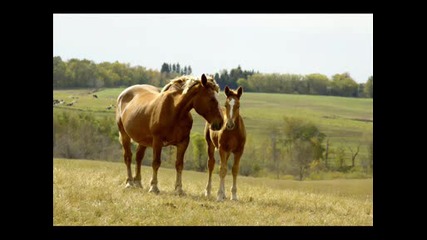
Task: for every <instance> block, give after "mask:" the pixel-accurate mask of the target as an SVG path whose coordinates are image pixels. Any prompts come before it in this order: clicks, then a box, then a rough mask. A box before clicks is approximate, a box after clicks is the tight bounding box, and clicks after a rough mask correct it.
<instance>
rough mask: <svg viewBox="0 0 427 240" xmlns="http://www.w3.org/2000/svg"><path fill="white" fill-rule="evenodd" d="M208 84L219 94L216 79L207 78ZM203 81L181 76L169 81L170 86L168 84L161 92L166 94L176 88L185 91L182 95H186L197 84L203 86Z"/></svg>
mask: <svg viewBox="0 0 427 240" xmlns="http://www.w3.org/2000/svg"><path fill="white" fill-rule="evenodd" d="M206 78H207V80H208V82H207V84H208V85H209V86H211V87H212V89H214V90H215V92H217V93H219V85H218V84H217V83H216V81H215V79H214V78H213V77H212V76H206ZM201 82H202V80H201V79H200V78H197V77H194V76H189V75H185V76H181V77H177V78H174V79H172V80H170V81H169V83H168V84H166V85H165V86H164V87H163V89H162V91H161V92H165V91H167V90H168V89H170V88H171V87H174V88H175V89H177V90H178V89H183V90H184V91H183V92H182V94H186V93H187V92H188V91H189V90H190V89H191V88H192V87H194V86H195V85H197V84H201Z"/></svg>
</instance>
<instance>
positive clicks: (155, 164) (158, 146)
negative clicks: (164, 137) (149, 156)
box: [148, 139, 163, 194]
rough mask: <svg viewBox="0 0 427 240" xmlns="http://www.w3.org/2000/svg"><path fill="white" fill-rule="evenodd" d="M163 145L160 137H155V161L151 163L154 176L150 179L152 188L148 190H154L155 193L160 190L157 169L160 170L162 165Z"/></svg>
mask: <svg viewBox="0 0 427 240" xmlns="http://www.w3.org/2000/svg"><path fill="white" fill-rule="evenodd" d="M162 147H163V144H162V142H161V141H160V140H159V139H154V140H153V163H152V164H151V166H152V168H153V176H152V177H151V181H150V184H151V186H150V190H148V191H149V192H153V193H156V194H157V193H159V192H160V190H159V188H158V187H157V171H158V170H159V167H160V163H161V162H160V156H161V153H162Z"/></svg>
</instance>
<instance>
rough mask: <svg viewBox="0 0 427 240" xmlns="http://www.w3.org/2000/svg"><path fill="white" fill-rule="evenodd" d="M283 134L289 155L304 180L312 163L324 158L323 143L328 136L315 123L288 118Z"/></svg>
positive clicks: (285, 118) (286, 118)
mask: <svg viewBox="0 0 427 240" xmlns="http://www.w3.org/2000/svg"><path fill="white" fill-rule="evenodd" d="M283 133H284V136H285V138H284V145H285V146H286V147H287V151H288V155H289V156H290V157H291V162H292V163H293V164H294V168H296V169H297V174H298V176H299V179H300V180H302V179H303V177H304V174H305V172H306V170H307V168H308V167H309V165H310V163H311V162H312V161H313V160H320V159H322V158H323V153H324V151H325V149H324V147H323V146H322V145H323V144H322V142H323V140H324V139H325V137H326V135H325V134H324V133H322V132H320V130H319V129H318V127H317V126H316V125H314V124H313V123H310V122H307V121H305V120H303V119H300V118H294V117H287V116H285V117H284V126H283Z"/></svg>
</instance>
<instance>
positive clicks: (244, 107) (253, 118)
mask: <svg viewBox="0 0 427 240" xmlns="http://www.w3.org/2000/svg"><path fill="white" fill-rule="evenodd" d="M123 89H124V88H115V89H104V90H101V91H99V92H95V93H92V92H91V91H90V90H88V89H84V90H57V91H54V92H53V97H54V99H62V100H64V101H65V102H66V103H68V102H72V101H75V103H74V105H73V106H69V107H68V106H65V104H63V105H58V106H55V107H54V111H56V112H60V111H71V110H76V111H85V112H94V113H96V115H99V116H111V118H113V116H114V112H115V110H114V108H111V109H107V107H108V106H110V105H114V104H115V100H116V98H117V96H118V95H119V94H120V92H121V91H122V90H123ZM93 94H96V95H97V96H98V98H94V97H93ZM224 101H225V96H224V93H223V92H221V93H220V103H221V104H223V103H224ZM240 112H241V115H242V116H243V118H244V121H245V125H246V128H247V134H248V143H247V146H248V147H250V149H253V150H254V151H257V153H259V154H260V155H262V156H265V155H266V154H267V153H264V152H262V153H261V151H265V149H266V148H267V146H266V143H267V142H268V135H269V129H270V128H271V127H273V126H276V127H277V126H279V127H280V126H282V125H283V122H284V121H283V117H284V116H285V115H286V116H291V117H299V118H303V119H306V120H309V121H311V122H313V123H314V124H316V125H317V126H319V129H320V131H322V132H324V133H325V134H326V135H327V137H328V138H329V139H330V147H331V149H334V148H336V147H338V146H340V145H344V146H345V149H346V151H347V156H346V161H347V162H346V163H347V164H350V156H349V154H350V153H349V150H348V147H353V149H355V148H356V146H357V145H358V144H362V145H361V148H360V153H359V155H358V157H357V159H356V163H358V162H359V161H361V159H363V158H366V157H367V147H366V144H367V142H368V141H369V139H370V138H372V127H373V100H372V99H361V98H344V97H329V96H308V95H290V94H267V93H246V92H245V93H243V96H242V98H241V108H240ZM192 114H193V119H194V124H193V129H192V133H194V132H199V133H203V128H204V124H205V121H204V119H203V118H202V117H201V116H199V115H197V114H196V113H195V111H192ZM252 154H253V155H255V153H252Z"/></svg>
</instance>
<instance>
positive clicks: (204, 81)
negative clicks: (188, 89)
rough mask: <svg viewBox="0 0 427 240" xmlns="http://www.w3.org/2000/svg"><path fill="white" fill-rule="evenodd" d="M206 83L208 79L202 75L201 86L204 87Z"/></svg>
mask: <svg viewBox="0 0 427 240" xmlns="http://www.w3.org/2000/svg"><path fill="white" fill-rule="evenodd" d="M207 83H208V79H207V78H206V75H205V74H204V73H203V74H202V85H203V87H206V84H207Z"/></svg>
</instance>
